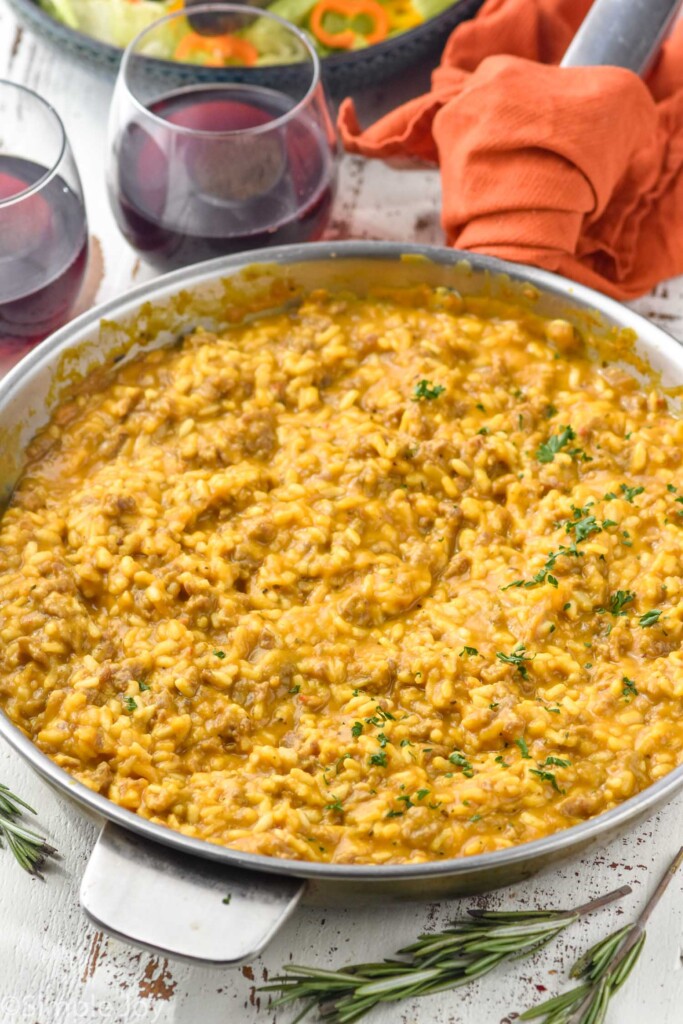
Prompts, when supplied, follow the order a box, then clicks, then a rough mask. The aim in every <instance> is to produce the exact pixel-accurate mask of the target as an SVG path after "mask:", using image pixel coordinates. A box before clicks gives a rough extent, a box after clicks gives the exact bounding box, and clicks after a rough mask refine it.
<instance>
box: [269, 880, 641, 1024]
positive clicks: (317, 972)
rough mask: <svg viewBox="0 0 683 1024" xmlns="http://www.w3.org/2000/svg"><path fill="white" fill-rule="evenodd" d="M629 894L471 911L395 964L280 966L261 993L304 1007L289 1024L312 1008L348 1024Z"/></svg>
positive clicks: (507, 955)
mask: <svg viewBox="0 0 683 1024" xmlns="http://www.w3.org/2000/svg"><path fill="white" fill-rule="evenodd" d="M629 892H631V888H630V886H628V885H622V886H621V887H620V888H619V889H615V890H614V891H613V892H610V893H607V895H605V896H601V897H599V898H598V899H595V900H591V902H590V903H584V904H583V905H582V906H579V907H575V908H574V909H572V910H529V911H526V910H522V911H507V910H505V911H494V910H491V911H488V910H470V911H468V913H469V915H470V916H469V918H462V919H459V920H456V921H454V922H453V924H452V925H451V926H450V927H449V928H447V929H446V930H445V931H442V932H438V933H436V934H434V935H421V936H420V938H419V939H418V940H417V942H414V943H413V944H412V945H410V946H405V947H404V948H403V949H401V950H399V952H398V956H399V957H401V958H402V959H391V960H384V961H383V962H381V963H361V964H353V965H352V966H351V967H345V968H344V969H343V970H341V971H325V970H321V969H319V968H317V967H302V966H300V965H298V964H287V965H285V967H284V970H285V971H287V972H288V973H287V974H281V975H279V976H278V977H276V978H273V979H272V981H271V983H270V984H269V985H264V986H263V988H262V991H266V992H267V991H277V992H280V996H279V998H278V999H276V1000H275V1001H274V1003H273V1006H283V1005H285V1004H286V1003H290V1002H294V1001H295V1000H299V999H301V1000H304V1001H305V1003H306V1005H305V1006H304V1008H303V1010H302V1011H301V1013H300V1014H299V1016H298V1017H296V1019H295V1020H294V1021H293V1022H292V1024H298V1022H299V1021H302V1020H303V1019H304V1017H306V1016H307V1015H308V1013H309V1012H310V1011H311V1010H313V1009H314V1008H315V1007H317V1009H318V1013H319V1015H320V1018H321V1019H322V1020H324V1021H328V1022H329V1024H351V1022H352V1021H357V1020H360V1019H361V1017H364V1016H365V1015H366V1013H368V1012H369V1011H370V1010H371V1009H372V1008H373V1007H374V1006H376V1005H377V1004H378V1003H390V1002H395V1001H397V1000H399V999H408V998H412V997H413V996H426V995H430V994H432V993H433V992H441V991H443V990H444V989H451V988H458V987H459V986H461V985H467V984H469V982H471V981H474V979H475V978H480V977H481V976H482V975H484V974H488V972H489V971H492V970H493V968H494V967H496V966H497V965H498V964H500V963H502V962H503V961H505V960H509V959H517V958H519V957H522V956H527V955H529V954H530V953H532V952H534V951H535V950H537V949H539V948H540V947H541V946H544V945H545V944H546V943H547V942H550V941H551V940H552V939H554V938H555V937H556V936H557V935H559V934H560V932H562V931H564V929H565V928H568V927H569V925H571V924H574V922H575V921H578V919H579V918H580V917H582V916H583V915H584V914H589V913H591V911H593V910H598V909H600V907H604V906H605V905H606V904H608V903H611V902H612V901H613V900H616V899H619V898H620V897H621V896H625V895H626V894H627V893H629Z"/></svg>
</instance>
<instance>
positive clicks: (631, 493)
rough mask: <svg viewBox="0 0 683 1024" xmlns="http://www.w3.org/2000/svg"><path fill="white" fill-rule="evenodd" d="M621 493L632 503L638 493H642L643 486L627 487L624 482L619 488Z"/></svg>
mask: <svg viewBox="0 0 683 1024" xmlns="http://www.w3.org/2000/svg"><path fill="white" fill-rule="evenodd" d="M619 490H620V491H621V493H622V494H623V495H624V497H625V498H626V500H627V501H628V502H630V503H631V505H632V504H633V499H634V498H637V497H638V495H639V494H642V493H643V491H644V490H645V488H644V487H627V486H626V484H622V485H621V487H620V488H619Z"/></svg>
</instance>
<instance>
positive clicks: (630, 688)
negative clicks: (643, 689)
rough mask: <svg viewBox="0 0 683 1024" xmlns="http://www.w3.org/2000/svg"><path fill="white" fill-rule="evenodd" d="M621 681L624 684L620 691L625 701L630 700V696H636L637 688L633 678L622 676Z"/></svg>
mask: <svg viewBox="0 0 683 1024" xmlns="http://www.w3.org/2000/svg"><path fill="white" fill-rule="evenodd" d="M621 681H622V683H623V684H624V688H623V690H622V691H621V692H622V694H623V696H624V697H625V698H626V700H627V701H629V700H631V698H632V697H637V696H638V690H637V688H636V684H635V682H634V681H633V679H629V677H628V676H622V680H621Z"/></svg>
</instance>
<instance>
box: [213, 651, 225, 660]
mask: <svg viewBox="0 0 683 1024" xmlns="http://www.w3.org/2000/svg"><path fill="white" fill-rule="evenodd" d="M213 653H214V657H216V658H220V660H221V661H222V660H223V658H224V657H225V651H214V652H213Z"/></svg>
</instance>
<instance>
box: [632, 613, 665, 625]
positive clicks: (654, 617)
mask: <svg viewBox="0 0 683 1024" xmlns="http://www.w3.org/2000/svg"><path fill="white" fill-rule="evenodd" d="M661 614H662V613H661V612H660V611H657V609H655V608H653V609H652V611H649V612H645V614H644V615H641V616H640V618H639V619H638V625H639V626H644V627H647V626H654V624H655V623H656V622H659V617H660V615H661Z"/></svg>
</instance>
